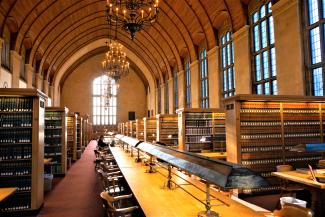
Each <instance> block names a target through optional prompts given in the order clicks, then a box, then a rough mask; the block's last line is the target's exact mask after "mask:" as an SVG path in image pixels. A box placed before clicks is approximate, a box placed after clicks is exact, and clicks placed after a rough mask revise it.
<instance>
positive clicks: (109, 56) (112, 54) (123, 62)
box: [102, 41, 130, 82]
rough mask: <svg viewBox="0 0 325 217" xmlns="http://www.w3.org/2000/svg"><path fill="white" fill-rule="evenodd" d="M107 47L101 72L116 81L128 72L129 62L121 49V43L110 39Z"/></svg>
mask: <svg viewBox="0 0 325 217" xmlns="http://www.w3.org/2000/svg"><path fill="white" fill-rule="evenodd" d="M107 47H108V51H107V52H106V54H105V59H104V61H103V62H102V67H103V72H104V73H105V74H106V75H107V76H108V77H110V78H112V79H114V80H115V81H116V82H117V81H118V80H119V79H120V78H121V77H123V76H126V75H127V74H128V73H129V66H130V64H129V62H128V61H127V59H126V54H125V52H123V50H122V49H123V45H121V44H120V43H118V42H117V41H110V42H109V43H108V44H107Z"/></svg>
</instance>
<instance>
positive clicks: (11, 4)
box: [1, 0, 17, 36]
mask: <svg viewBox="0 0 325 217" xmlns="http://www.w3.org/2000/svg"><path fill="white" fill-rule="evenodd" d="M16 2H17V0H12V1H5V2H4V3H3V2H1V9H3V10H1V14H2V15H3V16H1V36H3V33H4V28H5V24H6V21H7V19H8V17H9V14H10V12H11V10H12V9H13V7H14V5H15V4H16ZM6 8H7V10H6Z"/></svg>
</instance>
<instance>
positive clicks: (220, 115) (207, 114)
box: [176, 108, 226, 153]
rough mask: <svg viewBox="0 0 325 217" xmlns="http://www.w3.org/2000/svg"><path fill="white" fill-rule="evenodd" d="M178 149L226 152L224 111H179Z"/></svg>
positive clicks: (187, 109) (190, 109) (194, 109)
mask: <svg viewBox="0 0 325 217" xmlns="http://www.w3.org/2000/svg"><path fill="white" fill-rule="evenodd" d="M176 112H177V114H178V148H179V149H180V150H186V151H190V152H212V151H213V152H220V153H223V152H225V151H226V130H225V113H224V110H222V109H200V108H185V109H178V110H177V111H176Z"/></svg>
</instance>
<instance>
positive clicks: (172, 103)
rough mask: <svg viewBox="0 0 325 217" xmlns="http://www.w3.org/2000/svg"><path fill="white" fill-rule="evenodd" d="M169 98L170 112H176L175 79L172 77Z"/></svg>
mask: <svg viewBox="0 0 325 217" xmlns="http://www.w3.org/2000/svg"><path fill="white" fill-rule="evenodd" d="M168 94H169V96H168V99H169V109H168V110H169V112H168V113H169V114H175V108H174V97H175V96H174V79H173V78H171V79H169V80H168Z"/></svg>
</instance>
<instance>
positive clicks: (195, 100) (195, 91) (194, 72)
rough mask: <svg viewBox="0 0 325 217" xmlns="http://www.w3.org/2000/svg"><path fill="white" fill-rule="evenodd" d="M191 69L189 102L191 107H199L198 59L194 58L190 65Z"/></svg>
mask: <svg viewBox="0 0 325 217" xmlns="http://www.w3.org/2000/svg"><path fill="white" fill-rule="evenodd" d="M190 70H191V103H192V108H199V107H200V85H199V84H200V83H199V82H200V81H199V79H200V78H199V61H198V60H195V61H194V62H192V63H191V65H190Z"/></svg>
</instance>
